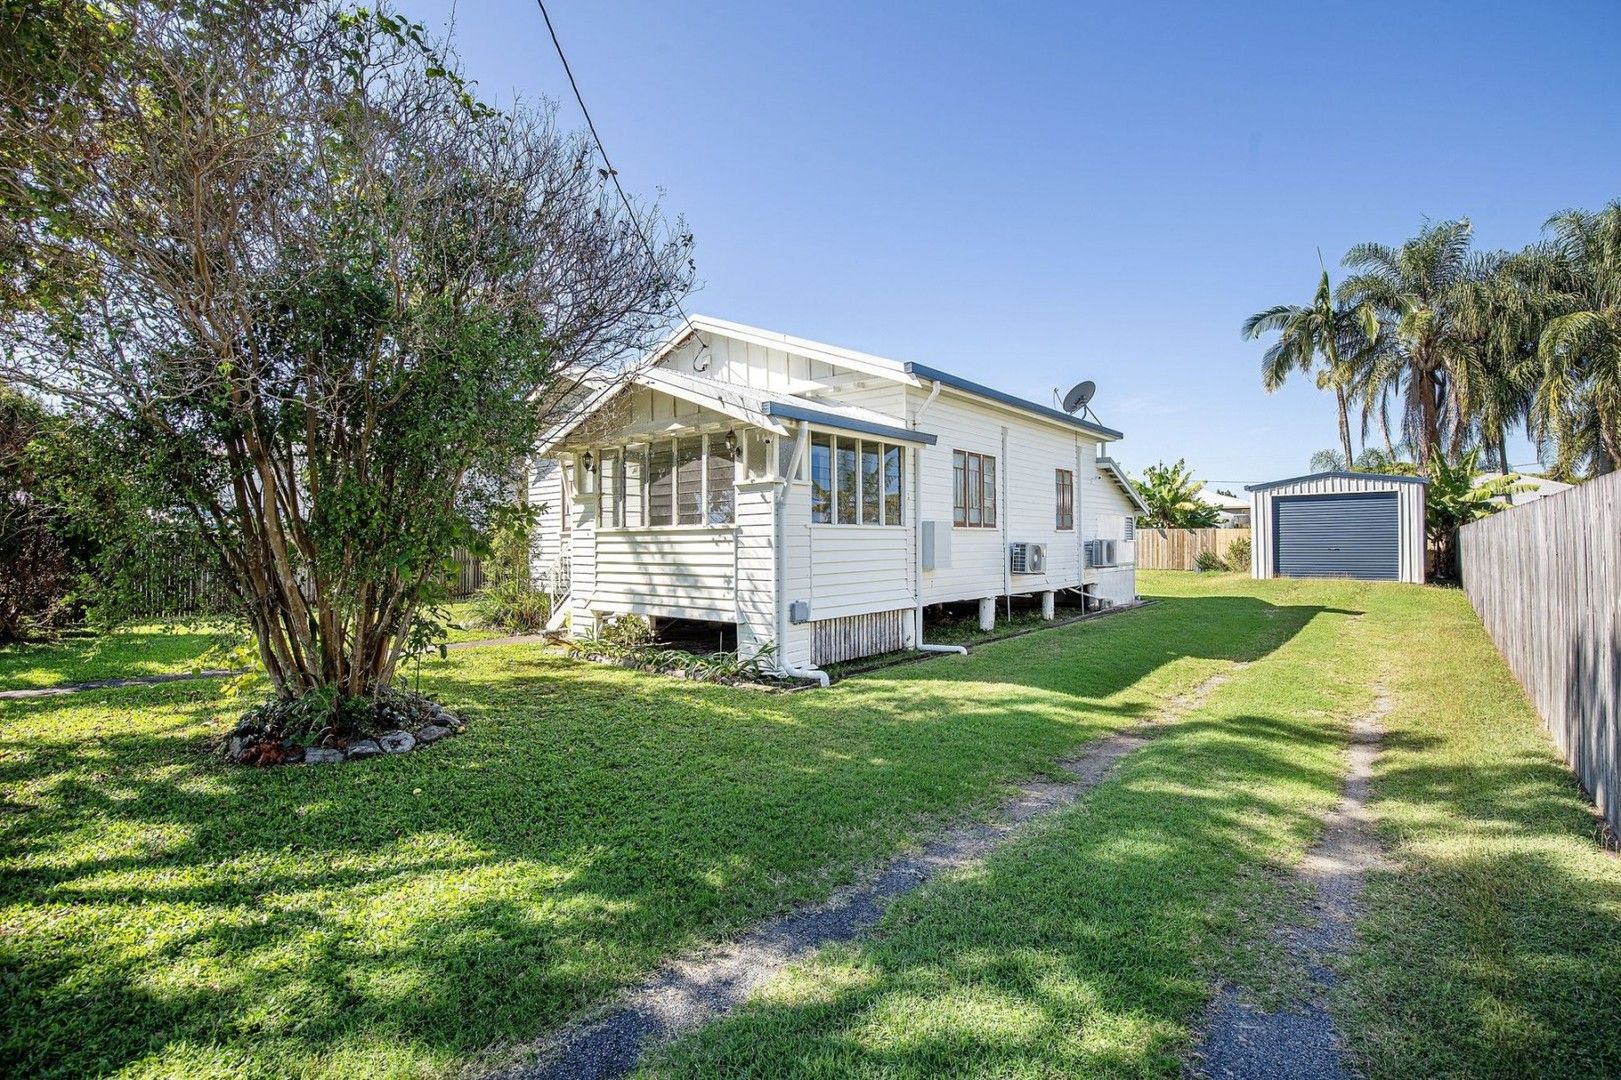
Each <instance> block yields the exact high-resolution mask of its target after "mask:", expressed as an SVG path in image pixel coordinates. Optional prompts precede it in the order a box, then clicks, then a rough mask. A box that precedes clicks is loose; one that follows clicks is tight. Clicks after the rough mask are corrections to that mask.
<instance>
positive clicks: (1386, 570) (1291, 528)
mask: <svg viewBox="0 0 1621 1080" xmlns="http://www.w3.org/2000/svg"><path fill="white" fill-rule="evenodd" d="M1272 520H1273V531H1272V538H1273V539H1272V545H1273V547H1272V550H1273V553H1274V554H1273V562H1274V565H1275V566H1276V567H1277V573H1278V576H1279V577H1353V578H1365V579H1367V580H1370V581H1395V580H1396V579H1397V577H1398V575H1399V572H1400V569H1401V525H1400V519H1399V517H1398V514H1397V511H1396V493H1395V492H1393V491H1377V492H1360V493H1356V494H1337V495H1286V496H1282V497H1280V498H1277V499H1275V500H1274V501H1273V509H1272Z"/></svg>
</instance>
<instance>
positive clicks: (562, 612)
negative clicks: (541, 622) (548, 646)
mask: <svg viewBox="0 0 1621 1080" xmlns="http://www.w3.org/2000/svg"><path fill="white" fill-rule="evenodd" d="M569 599H570V598H569V596H568V594H566V593H565V594H564V595H562V596H560V597H558V598H557V601H556V602H555V603H554V604H553V605H552V615H551V618H549V619H547V620H546V632H547V633H548V634H550V633H553V632H555V631H558V630H561V629H562V628H563V621H564V620H565V619H567V618H568V607H569Z"/></svg>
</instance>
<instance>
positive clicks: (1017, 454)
mask: <svg viewBox="0 0 1621 1080" xmlns="http://www.w3.org/2000/svg"><path fill="white" fill-rule="evenodd" d="M1118 438H1120V433H1119V432H1117V431H1112V430H1110V429H1109V428H1106V427H1102V426H1100V425H1099V424H1097V423H1095V422H1092V421H1090V420H1086V419H1080V418H1077V417H1075V416H1072V415H1069V414H1068V413H1064V412H1060V411H1058V410H1056V409H1052V408H1048V407H1046V406H1043V405H1038V404H1035V403H1033V402H1029V401H1024V400H1021V399H1019V398H1015V397H1012V396H1010V395H1008V394H1004V393H1001V392H999V391H996V390H992V389H990V388H988V387H984V386H980V385H977V384H975V383H972V382H969V381H967V380H965V379H961V378H958V377H956V376H953V375H949V374H947V373H946V372H943V371H937V370H935V369H933V368H929V367H925V366H923V365H921V364H915V363H900V362H897V361H894V360H886V359H884V358H882V357H877V356H869V355H866V354H864V353H858V352H852V351H850V350H848V349H841V348H836V347H834V346H831V345H823V344H819V343H817V342H813V341H805V340H802V339H799V338H793V337H788V336H785V335H783V334H778V333H773V332H770V331H766V330H760V329H756V328H754V327H749V326H742V325H738V324H736V323H730V322H723V321H721V320H718V319H711V318H702V317H695V318H692V319H690V320H688V322H687V323H686V324H685V325H684V326H683V327H682V328H681V329H680V330H679V331H678V332H676V333H675V334H674V335H672V336H671V337H670V338H669V339H668V340H667V341H666V342H665V343H664V344H663V345H662V346H661V347H659V348H658V349H656V350H655V351H654V352H653V353H652V354H651V355H650V356H649V357H647V358H646V360H645V361H644V362H643V363H642V364H640V365H638V366H637V367H636V369H635V370H634V371H633V372H632V373H631V374H629V375H627V376H625V377H623V378H620V379H617V380H615V381H614V382H613V383H612V384H610V385H608V386H605V387H602V388H600V389H599V390H597V391H596V392H595V393H594V394H593V395H592V396H591V397H589V398H588V399H586V400H585V401H584V402H583V403H582V404H581V405H580V406H579V407H578V408H577V409H576V410H575V412H574V414H573V415H572V416H571V418H570V419H569V420H568V421H567V422H566V423H564V424H563V425H561V426H559V427H558V428H557V429H556V430H554V431H553V432H552V433H551V434H550V435H549V436H548V437H547V438H546V440H545V441H544V442H543V443H542V445H541V446H540V447H539V448H538V450H537V461H536V463H535V467H534V468H533V469H532V471H531V474H530V499H531V502H532V503H533V504H536V505H544V506H546V507H548V508H549V509H550V512H548V513H543V514H542V516H541V519H540V521H541V529H540V536H539V540H538V544H537V553H536V565H535V570H536V574H537V577H538V578H539V579H540V580H542V581H543V582H546V583H548V585H549V587H550V588H551V589H552V591H553V595H554V601H555V603H556V607H555V608H554V611H555V614H554V624H556V623H561V622H562V620H563V617H564V614H565V613H566V616H567V620H568V624H569V628H570V632H571V633H572V634H574V635H587V634H590V633H592V632H593V631H594V630H595V629H596V628H597V627H598V625H599V623H600V622H601V620H603V619H604V618H607V617H612V616H615V615H620V614H637V615H642V616H647V617H650V618H652V619H655V620H664V619H681V620H698V621H701V622H707V623H719V624H731V625H734V626H735V627H736V638H737V644H738V649H739V652H740V653H742V654H743V655H744V656H750V655H754V654H756V653H758V652H759V651H760V650H761V649H762V648H764V647H767V646H769V647H770V649H771V658H770V661H769V666H770V667H771V668H773V669H774V670H776V671H777V672H778V673H780V674H783V675H789V676H801V677H820V673H819V672H818V670H817V667H818V665H821V664H827V663H833V662H835V661H839V660H847V659H852V658H855V657H858V656H865V655H871V654H874V653H879V652H887V651H890V650H896V649H903V648H922V647H923V641H924V636H923V634H922V633H921V631H922V629H923V614H924V612H923V609H924V607H925V605H932V604H939V603H946V602H955V601H964V600H977V601H979V602H980V619H981V622H982V624H988V623H989V621H990V620H991V619H992V618H993V615H994V610H995V603H996V601H997V600H998V599H999V598H1002V597H1007V596H1015V595H1017V596H1040V597H1041V599H1042V610H1043V613H1044V614H1046V615H1048V616H1049V617H1050V616H1051V614H1052V610H1053V601H1054V596H1055V593H1057V592H1058V591H1061V590H1075V591H1076V592H1077V593H1083V594H1084V595H1085V596H1086V597H1088V598H1089V599H1088V600H1087V603H1088V605H1089V606H1092V607H1107V606H1117V605H1125V604H1131V603H1134V602H1136V597H1137V594H1136V576H1135V568H1134V565H1133V564H1134V552H1133V548H1134V545H1133V542H1132V536H1133V534H1132V524H1131V523H1132V520H1133V517H1134V515H1135V514H1136V513H1138V512H1140V511H1142V510H1143V507H1142V504H1141V500H1140V498H1139V497H1138V496H1137V494H1136V492H1135V491H1133V490H1132V488H1131V486H1130V484H1129V483H1128V482H1127V480H1126V477H1125V475H1124V473H1123V472H1122V471H1121V470H1120V468H1119V467H1118V466H1117V465H1115V463H1114V462H1113V461H1112V460H1110V458H1109V457H1108V456H1107V447H1108V443H1109V442H1110V441H1111V440H1113V439H1118Z"/></svg>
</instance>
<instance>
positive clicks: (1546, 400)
mask: <svg viewBox="0 0 1621 1080" xmlns="http://www.w3.org/2000/svg"><path fill="white" fill-rule="evenodd" d="M1547 227H1548V229H1549V231H1550V232H1551V233H1552V240H1551V251H1552V255H1553V265H1552V267H1551V270H1550V273H1549V288H1548V304H1549V307H1550V311H1549V317H1548V320H1547V322H1546V325H1545V326H1544V327H1543V328H1542V333H1541V335H1540V337H1539V338H1538V340H1537V361H1538V365H1539V367H1540V375H1541V380H1540V383H1539V384H1538V387H1537V391H1536V397H1535V401H1534V404H1533V407H1532V414H1533V417H1534V418H1535V419H1536V420H1537V422H1538V424H1537V426H1538V428H1539V430H1542V431H1545V432H1547V433H1548V434H1549V435H1551V436H1552V437H1553V438H1554V440H1555V442H1556V444H1557V445H1558V447H1559V457H1560V464H1561V466H1562V467H1564V469H1565V471H1567V472H1574V471H1577V470H1578V469H1579V468H1580V467H1581V466H1582V465H1584V464H1585V465H1586V466H1587V467H1588V468H1589V469H1590V471H1592V472H1597V473H1604V472H1609V471H1611V470H1613V469H1615V468H1617V467H1618V466H1621V201H1618V202H1612V203H1610V204H1609V205H1608V206H1606V207H1605V208H1604V209H1602V210H1599V211H1597V212H1592V213H1589V212H1584V211H1581V210H1570V211H1566V212H1565V213H1562V214H1557V215H1555V216H1554V217H1553V218H1551V219H1549V221H1548V226H1547Z"/></svg>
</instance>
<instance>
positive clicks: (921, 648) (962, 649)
mask: <svg viewBox="0 0 1621 1080" xmlns="http://www.w3.org/2000/svg"><path fill="white" fill-rule="evenodd" d="M917 651H918V652H954V653H958V654H960V655H962V656H967V655H968V646H966V645H925V644H924V643H923V642H921V641H920V642H918V643H917Z"/></svg>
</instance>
